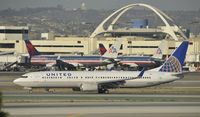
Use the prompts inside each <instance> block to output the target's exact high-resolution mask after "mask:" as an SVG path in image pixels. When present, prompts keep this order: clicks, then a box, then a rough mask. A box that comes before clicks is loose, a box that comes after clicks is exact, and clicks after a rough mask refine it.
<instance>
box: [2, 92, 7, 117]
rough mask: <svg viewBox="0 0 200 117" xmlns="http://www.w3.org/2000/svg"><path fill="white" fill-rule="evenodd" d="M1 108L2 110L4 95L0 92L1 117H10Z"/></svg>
mask: <svg viewBox="0 0 200 117" xmlns="http://www.w3.org/2000/svg"><path fill="white" fill-rule="evenodd" d="M1 108H2V93H1V92H0V117H8V113H5V112H3V111H2V110H1Z"/></svg>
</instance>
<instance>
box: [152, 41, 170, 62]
mask: <svg viewBox="0 0 200 117" xmlns="http://www.w3.org/2000/svg"><path fill="white" fill-rule="evenodd" d="M166 49H168V48H167V41H166V40H162V41H161V43H160V44H159V46H158V48H157V49H156V51H155V52H154V55H153V56H152V57H153V58H156V59H162V57H163V52H164V50H166Z"/></svg>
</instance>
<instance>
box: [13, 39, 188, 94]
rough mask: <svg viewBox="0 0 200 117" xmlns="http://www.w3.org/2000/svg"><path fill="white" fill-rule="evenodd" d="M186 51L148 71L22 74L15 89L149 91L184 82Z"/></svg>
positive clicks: (184, 44)
mask: <svg viewBox="0 0 200 117" xmlns="http://www.w3.org/2000/svg"><path fill="white" fill-rule="evenodd" d="M187 49H188V41H183V42H182V43H181V44H180V46H179V47H178V48H176V50H175V51H174V52H173V53H172V54H171V56H170V57H169V58H168V59H167V60H166V61H165V62H164V64H163V65H161V66H160V67H158V68H155V69H151V70H147V71H144V70H142V71H140V72H139V71H45V72H31V73H27V74H24V75H23V76H22V77H21V78H18V79H16V80H14V81H13V82H14V83H15V84H17V85H20V86H23V87H25V88H27V89H30V90H31V89H32V88H46V89H50V88H61V87H62V88H65V87H66V88H73V90H79V91H98V93H108V92H109V91H108V90H109V89H112V88H119V87H129V88H137V87H149V86H155V85H160V84H164V83H169V82H172V81H175V80H178V79H181V78H183V72H182V66H183V65H184V60H185V56H186V53H187Z"/></svg>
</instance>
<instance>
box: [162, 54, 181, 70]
mask: <svg viewBox="0 0 200 117" xmlns="http://www.w3.org/2000/svg"><path fill="white" fill-rule="evenodd" d="M160 71H161V72H181V71H182V66H181V64H180V62H179V60H178V59H177V58H176V57H174V56H171V57H170V58H169V59H168V60H167V61H166V62H165V63H164V64H163V66H162V68H161V69H160Z"/></svg>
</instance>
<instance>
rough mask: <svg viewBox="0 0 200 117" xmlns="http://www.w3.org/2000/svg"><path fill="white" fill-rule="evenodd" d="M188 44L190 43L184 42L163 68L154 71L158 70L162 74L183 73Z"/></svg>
mask: <svg viewBox="0 0 200 117" xmlns="http://www.w3.org/2000/svg"><path fill="white" fill-rule="evenodd" d="M188 44H189V42H188V41H183V42H182V43H181V44H180V46H179V47H178V48H176V50H175V51H174V52H173V53H172V54H171V56H170V57H169V58H168V59H167V60H166V61H165V63H164V64H163V65H162V66H160V67H158V68H155V69H153V70H158V71H160V72H182V67H183V65H184V61H185V56H186V53H187V49H188Z"/></svg>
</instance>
